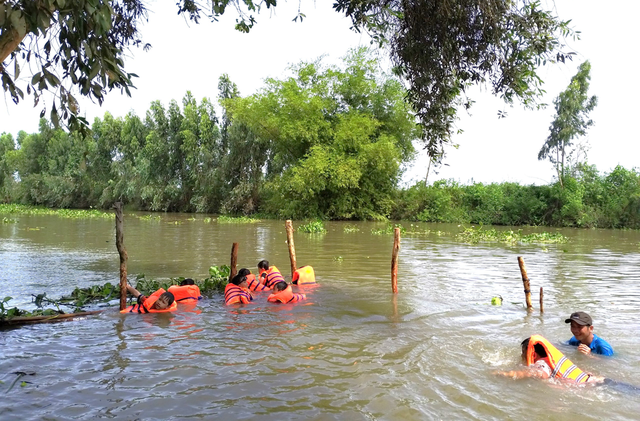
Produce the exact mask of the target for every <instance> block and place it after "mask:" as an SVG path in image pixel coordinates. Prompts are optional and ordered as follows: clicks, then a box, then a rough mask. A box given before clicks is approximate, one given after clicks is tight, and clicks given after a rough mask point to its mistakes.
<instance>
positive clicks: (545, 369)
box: [497, 335, 604, 384]
mask: <svg viewBox="0 0 640 421" xmlns="http://www.w3.org/2000/svg"><path fill="white" fill-rule="evenodd" d="M521 347H522V362H523V364H524V365H526V366H527V369H525V370H515V371H501V372H498V373H497V374H500V375H503V376H506V377H513V378H516V379H521V378H525V377H536V378H540V379H548V378H555V379H558V380H562V381H565V382H569V383H576V384H580V383H603V382H604V377H598V376H594V375H592V374H589V373H585V372H584V371H582V370H580V369H579V368H578V367H576V366H575V365H574V364H573V363H572V362H571V361H570V360H569V359H568V358H567V357H565V356H564V354H562V352H560V351H559V350H558V349H557V348H556V347H555V346H553V345H552V344H551V343H550V342H549V341H547V340H546V339H545V338H543V337H542V336H540V335H533V336H531V337H529V338H527V339H525V340H524V341H522V343H521Z"/></svg>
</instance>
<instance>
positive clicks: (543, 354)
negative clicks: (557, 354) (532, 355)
mask: <svg viewBox="0 0 640 421" xmlns="http://www.w3.org/2000/svg"><path fill="white" fill-rule="evenodd" d="M530 339H531V338H527V339H525V340H524V341H522V343H521V344H520V345H521V346H522V355H527V349H528V348H529V340H530ZM533 349H534V350H535V351H536V354H538V356H539V357H540V358H546V357H547V351H546V350H545V349H544V347H543V346H542V345H541V344H535V345H534V346H533Z"/></svg>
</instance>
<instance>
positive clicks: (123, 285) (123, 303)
mask: <svg viewBox="0 0 640 421" xmlns="http://www.w3.org/2000/svg"><path fill="white" fill-rule="evenodd" d="M114 207H115V209H116V248H117V249H118V254H119V255H120V310H124V309H125V308H126V307H127V259H128V258H129V256H128V255H127V249H125V248H124V231H123V225H124V220H123V216H122V202H116V203H115V206H114Z"/></svg>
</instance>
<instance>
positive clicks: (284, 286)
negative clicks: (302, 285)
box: [273, 281, 288, 292]
mask: <svg viewBox="0 0 640 421" xmlns="http://www.w3.org/2000/svg"><path fill="white" fill-rule="evenodd" d="M287 286H288V284H287V283H286V282H285V281H280V282H276V284H275V285H274V286H273V290H274V291H276V292H280V291H284V290H285V289H287Z"/></svg>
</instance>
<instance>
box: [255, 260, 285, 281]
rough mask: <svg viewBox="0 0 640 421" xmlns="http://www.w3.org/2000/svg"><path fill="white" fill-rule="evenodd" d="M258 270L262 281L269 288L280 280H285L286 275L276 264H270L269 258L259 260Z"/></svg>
mask: <svg viewBox="0 0 640 421" xmlns="http://www.w3.org/2000/svg"><path fill="white" fill-rule="evenodd" d="M258 272H259V274H260V282H262V283H263V284H265V285H266V286H267V287H269V288H273V286H274V285H275V284H277V283H278V282H284V276H282V273H280V271H279V270H278V268H277V267H275V266H269V261H268V260H261V261H260V262H258Z"/></svg>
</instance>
